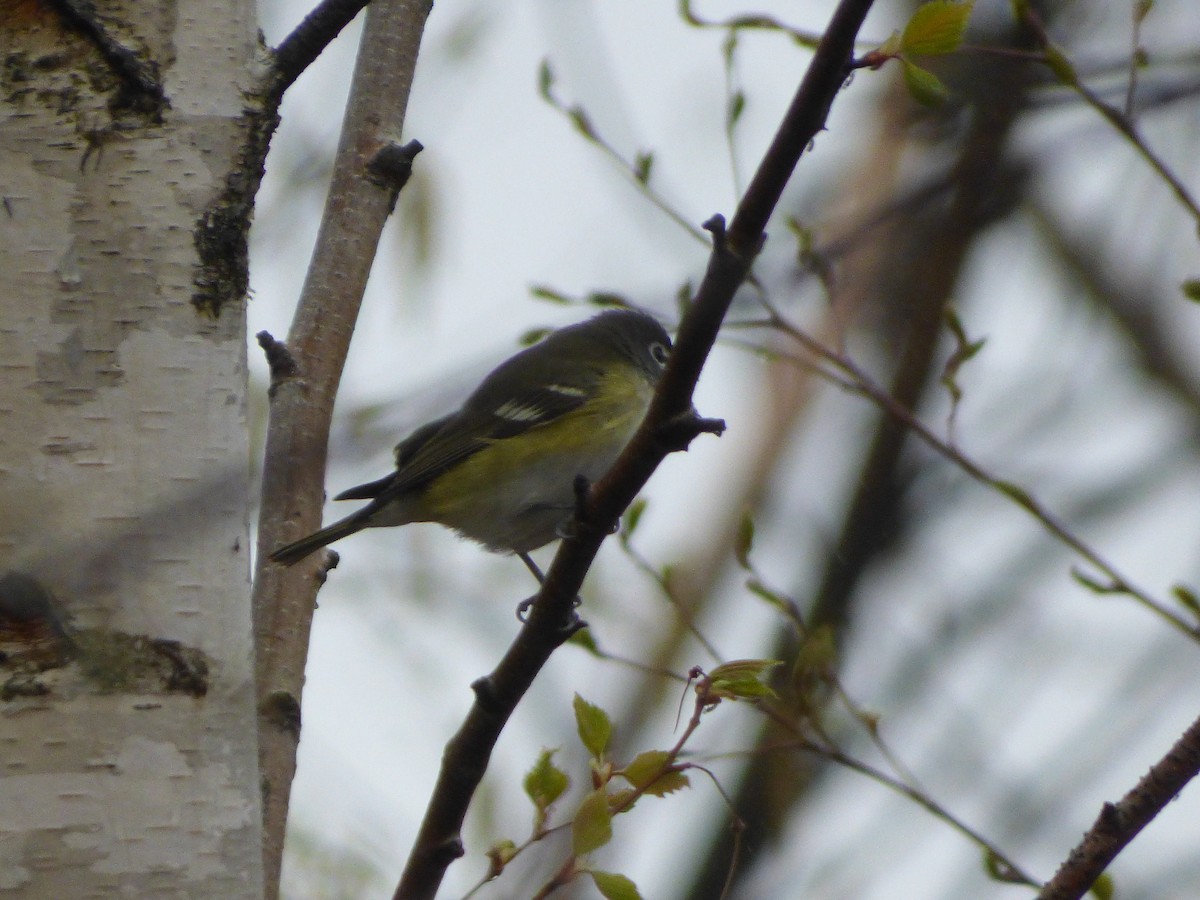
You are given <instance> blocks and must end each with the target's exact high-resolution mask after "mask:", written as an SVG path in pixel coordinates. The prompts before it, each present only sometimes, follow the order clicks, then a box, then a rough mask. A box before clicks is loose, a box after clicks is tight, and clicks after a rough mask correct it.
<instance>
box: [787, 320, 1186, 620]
mask: <svg viewBox="0 0 1200 900" xmlns="http://www.w3.org/2000/svg"><path fill="white" fill-rule="evenodd" d="M771 315H772V318H773V319H774V324H775V326H776V327H777V328H779V329H780V330H781V331H782V332H784V333H785V334H787V335H789V336H790V337H792V338H793V339H794V340H795V341H796V342H797V343H798V344H800V345H801V346H802V347H804V348H805V349H806V350H808V351H809V352H810V353H812V354H814V355H815V356H817V357H819V358H821V359H824V360H826V361H827V362H829V363H831V364H832V365H834V366H835V367H837V368H838V369H840V370H841V371H842V372H843V373H845V375H846V376H847V377H849V379H850V381H851V383H852V386H853V390H855V391H856V392H857V393H860V394H862V395H863V396H864V397H867V398H868V399H869V400H871V401H872V402H873V403H875V404H876V405H877V406H878V407H879V408H880V409H882V410H884V411H885V412H886V413H887V414H888V415H889V416H891V417H893V418H894V419H896V420H897V421H898V422H900V423H901V424H902V425H904V427H905V428H907V429H908V430H909V431H911V432H912V433H913V434H915V435H916V436H917V437H919V438H920V439H921V440H922V441H923V442H924V443H925V444H926V445H927V446H928V447H930V448H931V449H933V450H934V451H935V452H937V453H938V454H939V455H941V456H943V457H944V458H946V459H948V460H949V461H950V462H952V463H954V464H955V465H956V466H958V467H959V468H960V469H961V470H962V471H963V472H965V473H966V474H967V475H969V476H970V477H971V478H972V479H974V480H975V481H977V482H979V483H980V484H983V485H985V486H987V487H989V488H991V489H992V490H994V491H996V492H997V493H999V494H1001V495H1003V496H1005V497H1007V498H1008V499H1009V500H1012V501H1013V502H1014V503H1016V504H1017V506H1019V507H1020V508H1021V509H1023V510H1025V511H1026V512H1027V513H1029V515H1031V516H1032V517H1033V518H1034V519H1035V520H1036V521H1037V522H1038V523H1039V524H1041V526H1042V527H1043V528H1045V529H1046V531H1048V532H1049V533H1050V534H1052V535H1053V536H1054V537H1055V538H1057V539H1058V540H1059V541H1060V542H1061V543H1063V544H1065V545H1066V546H1067V547H1069V548H1071V549H1072V550H1073V551H1075V552H1076V553H1077V554H1079V556H1081V557H1082V558H1083V559H1085V560H1086V561H1087V562H1088V563H1090V564H1091V565H1092V566H1094V567H1095V568H1096V569H1098V570H1099V571H1100V572H1101V573H1102V574H1103V575H1104V577H1105V578H1107V579H1108V584H1104V585H1097V584H1095V583H1093V582H1091V581H1090V580H1088V579H1086V576H1080V575H1077V576H1076V577H1077V580H1079V581H1081V583H1085V584H1087V585H1088V586H1090V587H1091V588H1092V589H1093V590H1096V591H1098V592H1103V593H1113V594H1125V595H1127V596H1129V597H1132V598H1133V599H1134V600H1136V601H1137V602H1138V603H1140V604H1141V605H1142V606H1144V607H1146V608H1147V609H1149V610H1150V611H1152V612H1153V613H1155V614H1156V615H1158V616H1159V617H1160V618H1162V619H1163V620H1164V621H1166V622H1167V623H1169V624H1170V625H1171V626H1173V627H1174V628H1176V629H1177V630H1179V631H1180V632H1182V633H1183V634H1185V635H1187V636H1188V637H1189V638H1191V639H1192V640H1193V641H1196V642H1198V643H1200V625H1196V624H1193V623H1190V622H1188V621H1187V620H1186V619H1184V618H1182V617H1181V616H1179V615H1177V614H1176V613H1174V612H1173V611H1172V610H1171V609H1170V608H1169V607H1168V606H1167V605H1166V604H1165V603H1163V602H1162V601H1160V600H1157V599H1155V598H1154V596H1153V595H1152V594H1150V592H1149V591H1147V590H1145V589H1144V588H1141V587H1139V586H1138V585H1136V584H1135V583H1134V582H1133V581H1132V580H1130V579H1129V578H1128V577H1127V576H1125V575H1124V574H1122V573H1121V572H1120V571H1119V570H1118V569H1117V567H1116V566H1115V565H1114V564H1113V563H1110V562H1109V561H1108V560H1106V559H1105V558H1104V557H1103V556H1101V555H1100V552H1099V551H1097V550H1095V549H1094V548H1093V547H1091V545H1089V544H1088V543H1087V542H1086V541H1084V540H1083V539H1082V538H1080V537H1079V536H1078V535H1076V534H1075V533H1074V532H1072V531H1071V530H1070V529H1069V528H1068V527H1067V526H1066V525H1065V524H1063V523H1062V522H1061V521H1059V519H1058V518H1057V517H1056V516H1055V515H1054V514H1053V513H1051V512H1050V510H1048V509H1047V508H1046V507H1045V506H1044V505H1043V504H1042V503H1041V502H1040V501H1039V500H1038V499H1037V498H1036V497H1034V496H1033V495H1032V494H1030V493H1029V492H1028V491H1026V490H1025V489H1024V488H1021V487H1019V486H1017V485H1015V484H1013V483H1012V482H1009V481H1005V480H1003V479H1002V478H999V477H998V476H996V475H993V474H992V473H990V472H988V471H987V470H986V469H984V468H983V466H981V465H980V464H979V463H977V462H976V461H975V460H974V459H972V458H971V457H969V456H967V455H966V454H965V453H963V452H962V451H961V450H959V449H958V448H957V447H955V446H953V445H951V444H949V443H947V442H946V441H944V440H942V439H941V438H940V437H938V436H937V435H936V434H934V433H933V431H932V429H930V428H929V426H927V425H926V424H925V423H924V422H922V421H921V420H920V419H918V418H917V417H916V415H914V414H913V412H912V410H911V409H909V407H908V406H906V405H905V404H903V403H901V402H899V401H897V400H896V398H895V397H893V396H892V395H891V394H890V393H889V392H888V391H886V390H884V389H883V388H882V387H880V386H879V385H878V384H876V383H875V381H874V380H873V379H872V378H871V376H870V375H868V374H867V372H866V371H865V370H863V369H862V368H861V367H860V366H859V365H858V364H857V363H855V362H854V361H853V360H852V359H850V358H849V357H848V356H846V355H844V354H842V353H838V352H837V351H835V350H831V349H829V348H828V347H826V346H825V345H824V344H822V343H821V342H820V341H817V340H815V339H814V338H812V337H811V336H810V335H808V334H807V333H805V332H804V331H803V330H802V329H800V328H797V327H796V326H795V325H793V324H792V323H791V322H789V321H788V320H787V319H785V318H784V317H783V316H782V315H780V314H779V313H778V312H777V311H776V310H774V309H772V310H771Z"/></svg>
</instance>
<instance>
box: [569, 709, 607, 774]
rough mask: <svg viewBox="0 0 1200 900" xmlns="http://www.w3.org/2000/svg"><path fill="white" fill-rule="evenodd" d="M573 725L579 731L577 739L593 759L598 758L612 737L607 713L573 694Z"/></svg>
mask: <svg viewBox="0 0 1200 900" xmlns="http://www.w3.org/2000/svg"><path fill="white" fill-rule="evenodd" d="M574 706H575V727H576V729H577V730H578V731H579V740H581V741H583V746H585V747H587V749H588V752H589V753H591V754H592V757H593V758H594V759H600V757H602V756H603V755H604V751H605V750H607V749H608V741H609V739H610V738H611V737H612V722H611V721H610V720H609V718H608V713H606V712H605V711H604V710H602V709H601V708H600V707H598V706H596V705H595V704H592V703H588V702H587V701H586V700H584V699H583V698H582V697H580V696H579V695H578V694H576V695H575V700H574Z"/></svg>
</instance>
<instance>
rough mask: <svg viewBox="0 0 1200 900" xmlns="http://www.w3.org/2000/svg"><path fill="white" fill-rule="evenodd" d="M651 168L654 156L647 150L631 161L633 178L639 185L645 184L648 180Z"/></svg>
mask: <svg viewBox="0 0 1200 900" xmlns="http://www.w3.org/2000/svg"><path fill="white" fill-rule="evenodd" d="M653 167H654V154H653V153H652V152H651V151H649V150H647V151H646V152H645V153H639V154H638V155H637V157H635V158H634V161H633V177H634V178H635V179H637V181H638V183H639V184H646V183H647V182H648V181H649V180H650V170H651V169H652V168H653Z"/></svg>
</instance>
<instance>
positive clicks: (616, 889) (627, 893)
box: [588, 869, 642, 900]
mask: <svg viewBox="0 0 1200 900" xmlns="http://www.w3.org/2000/svg"><path fill="white" fill-rule="evenodd" d="M588 874H589V875H591V876H592V881H593V882H594V883H595V885H596V890H598V891H599V892H600V893H601V895H602V896H603V897H604V900H642V895H641V894H639V893H638V889H637V885H636V884H634V883H633V882H632V881H630V880H629V879H628V878H626V877H625V876H624V875H618V874H616V873H615V872H597V871H596V870H595V869H591V870H589V871H588Z"/></svg>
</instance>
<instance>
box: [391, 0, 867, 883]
mask: <svg viewBox="0 0 1200 900" xmlns="http://www.w3.org/2000/svg"><path fill="white" fill-rule="evenodd" d="M871 5H872V0H842V2H841V3H839V4H838V7H837V9H836V10H835V12H834V15H833V18H832V20H831V22H830V25H829V28H828V29H827V30H826V32H825V35H824V37H823V38H822V40H821V44H820V46H819V47H818V48H817V51H816V53H815V54H814V56H813V59H812V62H811V63H810V65H809V68H808V71H807V72H806V74H805V76H804V79H803V81H802V82H801V84H800V87H799V89H798V90H797V92H796V95H795V97H794V98H793V100H792V103H791V106H790V107H789V109H788V111H787V114H786V115H785V117H784V120H783V122H782V124H781V125H780V127H779V130H778V131H777V132H776V135H775V139H774V140H773V141H772V143H771V146H770V148H769V149H768V150H767V152H766V155H765V156H764V157H763V160H762V163H761V164H760V166H759V168H758V171H757V172H756V174H755V176H754V179H753V180H752V181H751V183H750V186H749V188H748V189H747V191H746V194H745V196H744V197H743V198H742V201H741V203H740V204H739V206H738V209H737V212H736V214H735V215H734V218H733V222H732V224H731V226H730V228H729V231H728V232H726V231H725V229H724V222H723V220H721V219H720V218H719V217H716V218H714V219H711V220H710V221H709V223H708V224H707V226H706V227H707V228H708V229H709V231H710V232H711V233H712V235H713V250H712V254H711V256H710V258H709V264H708V270H707V271H706V273H705V276H704V280H703V281H702V282H701V284H700V287H699V289H698V291H697V294H696V298H695V302H694V304H693V305H692V307H691V309H690V310H689V311H688V313H687V314H686V315H685V316H684V318H683V321H682V322H681V323H680V328H679V334H678V339H677V342H676V347H675V351H674V353H672V355H671V360H670V362H669V363H668V365H667V369H666V371H665V372H664V374H663V377H662V380H661V381H660V383H659V387H658V391H657V393H656V394H655V397H654V400H653V402H652V403H651V407H650V410H649V412H648V413H647V416H646V420H645V421H644V422H643V423H642V427H641V428H640V429H639V430H638V433H637V434H636V435H635V436H634V438H633V440H632V441H631V442H630V444H629V446H628V447H627V448H626V449H625V452H624V453H622V455H621V457H620V459H618V460H617V463H616V464H615V465H614V466H613V468H612V469H611V470H610V471H609V472H608V474H607V475H605V476H604V477H603V478H602V479H601V480H600V481H599V482H598V483H597V484H596V485H595V486H594V488H593V489H592V491H591V492H590V496H589V498H588V503H587V504H586V505H587V510H586V513H587V515H586V517H585V519H586V521H581V522H578V523H577V526H576V528H575V533H574V535H573V536H572V538H571V539H570V540H564V541H563V542H562V546H561V547H560V548H559V551H558V554H557V555H556V556H555V559H554V563H553V565H552V566H551V567H550V571H549V572H548V573H547V574H546V580H545V582H544V583H543V584H542V587H541V590H540V591H539V592H538V596H537V598H536V600H535V601H534V604H533V606H532V609H531V611H530V615H529V619H528V620H527V621H526V623H525V625H524V627H523V628H522V629H521V631H520V632H519V633H518V635H517V638H516V640H515V641H514V642H513V644H512V646H511V647H510V648H509V650H508V652H507V653H506V654H505V656H504V658H503V660H501V662H500V665H499V666H498V667H497V669H496V671H495V672H493V673H492V675H490V676H488V677H487V678H486V679H483V680H482V681H480V682H476V692H475V693H476V697H475V703H474V705H473V707H472V709H471V711H470V712H469V713H468V715H467V718H466V721H464V723H463V725H462V727H461V728H460V729H459V732H458V733H457V734H456V735H455V737H454V738H453V739H451V741H450V743H449V744H448V745H447V748H446V754H445V756H444V758H443V763H442V769H441V772H440V773H439V776H438V780H437V784H436V785H435V787H434V792H433V796H432V797H431V798H430V802H429V806H428V808H427V809H426V815H425V820H424V822H423V823H422V825H421V829H420V831H419V833H418V835H417V839H416V843H415V845H414V847H413V851H412V855H411V856H410V857H409V860H408V864H407V866H406V868H405V871H404V874H403V875H402V877H401V880H400V884H399V885H398V887H397V888H396V893H395V896H396V898H397V900H423V898H431V897H433V896H434V894H435V893H436V891H437V888H438V885H439V884H440V883H441V880H442V877H443V875H444V873H445V870H446V867H447V866H448V865H449V864H450V862H451V861H452V860H453V859H454V858H456V857H457V856H458V855H459V854H460V853H461V852H462V850H461V838H460V836H459V833H460V830H461V827H462V821H463V818H464V817H465V815H466V811H467V807H468V805H469V803H470V799H471V796H472V795H473V793H474V791H475V788H476V787H477V786H478V784H479V781H480V780H481V779H482V777H483V773H484V771H485V770H486V767H487V762H488V759H489V758H490V755H491V750H492V747H493V746H494V745H495V742H496V739H497V738H498V737H499V734H500V730H501V729H502V728H503V727H504V724H505V722H506V721H507V720H508V716H509V715H510V714H511V712H512V710H513V709H514V708H515V707H516V704H517V702H518V701H519V699H520V697H521V696H522V695H523V694H524V692H525V690H527V689H528V687H529V685H530V684H531V683H532V681H533V679H534V677H535V676H536V675H537V673H538V672H539V671H540V670H541V667H542V666H543V665H544V664H545V663H546V661H547V660H548V659H549V657H550V654H551V653H552V652H553V651H554V650H555V648H557V647H558V646H559V644H561V643H562V641H563V640H565V639H566V637H567V636H568V635H569V634H570V633H571V632H572V629H573V628H574V627H577V625H576V623H577V622H578V619H577V617H576V616H575V613H574V609H573V601H574V598H575V596H576V594H578V592H579V588H580V587H581V585H582V583H583V579H584V576H585V575H586V574H587V571H588V568H589V567H590V566H591V564H592V561H593V560H594V559H595V556H596V553H597V552H598V551H599V549H600V545H601V543H602V542H603V541H604V539H605V537H607V535H608V533H609V532H610V531H611V526H612V525H613V524H615V522H616V521H617V519H618V518H619V516H620V514H621V512H622V511H623V510H624V509H625V508H626V507H627V506H628V505H629V504H630V502H632V500H633V498H634V497H635V496H636V495H637V492H638V491H639V490H640V489H641V488H642V486H643V485H644V484H645V483H646V481H647V480H648V479H649V478H650V476H651V474H653V472H654V470H655V469H656V468H657V467H658V464H659V463H660V462H661V461H662V459H663V458H664V457H665V456H666V455H667V453H668V452H670V450H671V449H677V448H678V447H679V445H680V444H681V442H682V439H684V438H687V437H688V432H689V430H690V431H691V432H692V436H694V434H695V433H698V432H699V431H700V430H705V429H706V428H711V427H713V423H706V422H704V421H703V420H695V419H694V418H693V419H692V421H691V422H690V425H689V415H690V410H691V408H692V392H693V390H694V389H695V386H696V382H697V380H698V379H699V376H700V370H701V368H702V367H703V365H704V361H705V359H706V358H707V356H708V353H709V351H710V350H711V348H712V345H713V343H714V341H715V340H716V337H717V331H718V330H719V329H720V326H721V322H722V320H723V319H724V316H725V313H726V311H727V310H728V308H729V305H730V303H732V301H733V295H734V293H735V292H736V290H737V289H738V287H739V286H740V285H741V284H742V282H743V281H744V280H745V278H746V274H747V272H748V271H749V268H750V265H751V263H752V262H753V260H754V257H755V256H756V255H757V253H758V250H759V248H760V247H761V246H762V242H763V239H764V234H763V232H764V229H765V228H766V225H767V221H768V219H769V218H770V216H771V214H772V212H773V211H774V209H775V206H776V204H777V203H778V202H779V198H780V197H781V196H782V194H783V190H784V187H785V186H786V184H787V181H788V179H789V177H790V176H791V173H792V171H793V170H794V169H795V167H796V164H797V163H798V162H799V159H800V155H801V154H802V153H803V152H804V150H805V148H806V147H807V146H808V144H809V142H810V141H812V140H813V138H814V137H815V136H816V135H817V134H818V133H819V131H820V130H821V128H823V127H824V124H825V119H826V117H827V115H828V112H829V108H830V105H831V104H832V103H833V100H834V97H835V96H836V95H837V92H838V90H839V89H840V88H841V86H842V84H843V82H844V81H845V78H846V73H847V65H848V62H849V60H850V58H851V56H852V53H853V49H854V38H855V35H856V34H857V32H858V29H859V27H860V26H861V25H862V21H863V19H864V18H865V17H866V14H867V11H868V10H869V9H870V8H871ZM664 429H667V430H669V431H671V432H674V433H673V434H672V435H671V440H670V441H665V440H664Z"/></svg>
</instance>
